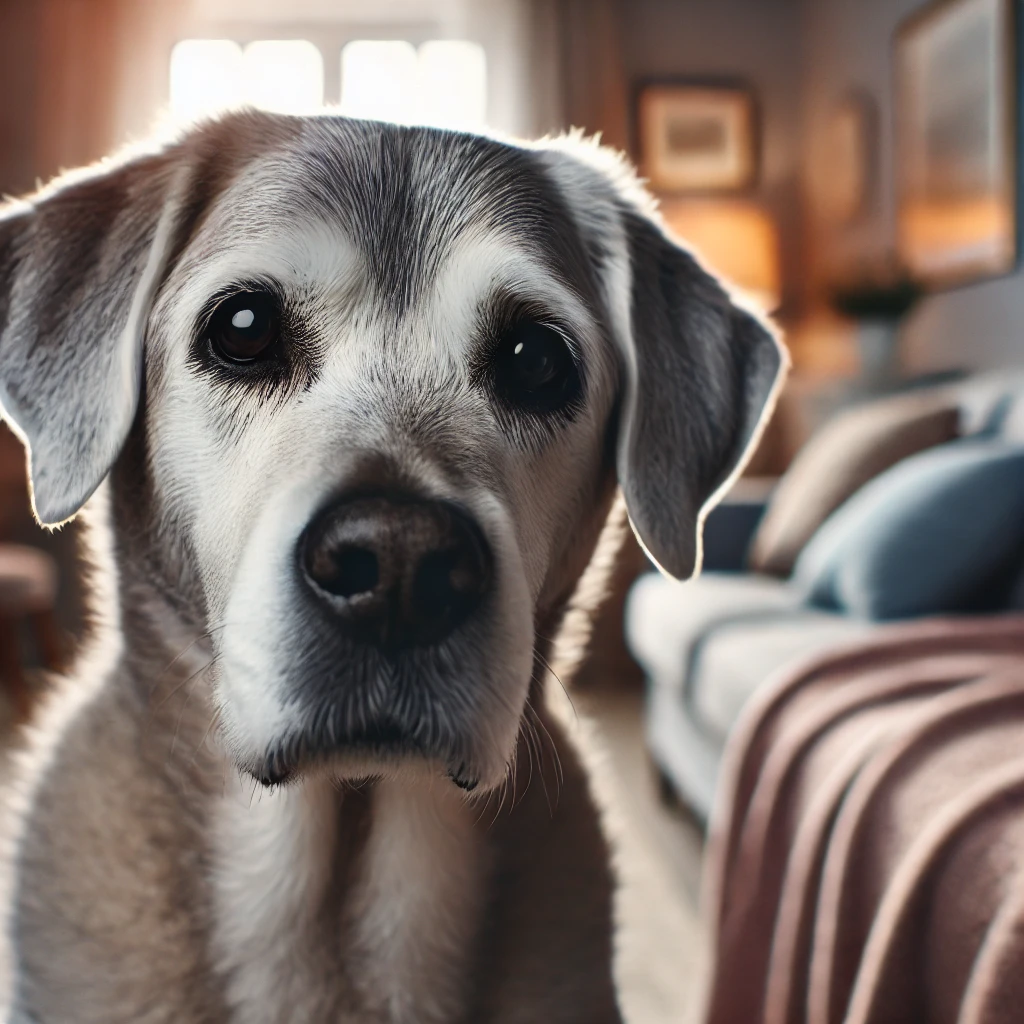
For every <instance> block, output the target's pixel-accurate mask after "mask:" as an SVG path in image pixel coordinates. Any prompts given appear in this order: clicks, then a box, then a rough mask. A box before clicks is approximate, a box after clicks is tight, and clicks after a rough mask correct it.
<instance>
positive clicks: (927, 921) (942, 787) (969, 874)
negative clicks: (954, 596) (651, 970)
mask: <svg viewBox="0 0 1024 1024" xmlns="http://www.w3.org/2000/svg"><path fill="white" fill-rule="evenodd" d="M704 895H705V899H706V909H707V911H708V916H709V920H710V922H711V927H712V937H713V946H714V955H715V968H714V975H713V978H712V982H711V987H710V994H709V1003H708V1007H707V1012H706V1015H705V1020H706V1021H707V1022H708V1024H754V1022H765V1024H783V1022H786V1024H797V1022H807V1024H840V1022H844V1024H854V1022H856V1024H868V1022H871V1024H882V1022H885V1024H890V1022H892V1024H896V1022H917V1021H921V1022H950V1024H953V1022H959V1024H1010V1022H1020V1021H1024V617H1020V616H1013V617H1009V616H1008V617H1000V618H987V619H974V620H941V621H940V620H929V621H922V622H917V623H914V624H909V625H906V624H901V625H897V626H887V627H881V628H879V629H878V631H877V632H873V633H872V636H871V639H870V641H864V642H860V643H858V644H856V645H855V646H849V647H845V648H843V649H842V650H833V651H831V652H830V653H829V654H828V655H827V656H819V657H817V658H815V659H814V660H813V661H811V662H807V663H804V664H803V665H801V666H799V667H798V668H796V669H791V670H788V671H786V672H785V674H784V675H781V676H779V677H777V678H776V679H775V680H774V681H773V683H772V684H770V685H768V686H766V687H765V688H764V689H763V690H762V692H760V693H759V694H758V695H757V696H756V697H755V699H754V700H753V702H752V704H751V706H750V707H748V708H747V709H746V712H745V714H744V717H743V718H742V719H741V722H740V723H739V724H738V726H737V729H736V730H735V732H734V734H733V736H732V738H731V740H730V746H729V749H728V752H727V759H726V764H725V766H724V768H723V777H722V784H721V787H720V789H719V797H718V800H717V801H716V808H715V818H714V819H713V821H712V831H711V837H710V841H709V849H708V858H707V877H706V884H705V891H704Z"/></svg>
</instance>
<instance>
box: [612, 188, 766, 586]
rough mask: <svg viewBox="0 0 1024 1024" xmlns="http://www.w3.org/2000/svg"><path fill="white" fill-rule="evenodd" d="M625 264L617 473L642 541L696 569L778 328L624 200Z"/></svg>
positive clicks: (761, 402) (679, 574) (742, 445)
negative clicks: (707, 521) (627, 286)
mask: <svg viewBox="0 0 1024 1024" xmlns="http://www.w3.org/2000/svg"><path fill="white" fill-rule="evenodd" d="M620 211H621V213H620V215H621V217H622V219H623V223H624V227H625V237H626V241H627V245H628V249H629V263H630V272H631V294H630V310H631V312H630V333H631V335H632V336H631V338H630V339H628V340H627V347H628V351H627V352H626V353H624V355H625V360H624V361H625V363H626V366H625V374H626V380H625V388H624V395H623V403H622V412H621V421H620V431H619V447H618V459H617V461H618V474H619V483H620V485H621V487H622V490H623V493H624V494H625V498H626V507H627V509H628V511H629V518H630V522H631V523H632V526H633V530H634V532H635V533H636V535H637V538H638V539H639V541H640V543H641V544H642V546H643V547H644V549H645V550H646V551H647V553H648V554H649V555H650V556H651V557H652V558H653V559H654V561H655V562H657V564H658V565H659V566H661V568H662V569H663V570H665V571H666V572H668V573H670V574H671V575H672V576H674V577H676V578H677V579H684V578H687V577H689V576H691V575H693V574H694V573H696V572H698V571H699V570H700V565H701V557H702V528H703V521H704V518H705V516H706V515H707V513H708V511H709V510H710V509H711V508H712V507H713V506H714V504H715V502H716V500H717V498H718V497H719V496H720V495H721V494H722V493H723V492H724V491H725V490H726V489H727V487H728V485H729V484H730V483H731V481H732V480H733V479H734V478H735V477H736V476H737V475H738V474H739V473H740V471H741V470H742V468H743V466H744V464H745V463H746V461H747V459H748V457H749V455H750V452H751V450H752V449H753V447H754V446H755V445H756V442H757V440H758V438H759V437H760V434H761V431H762V429H763V425H764V423H765V421H766V419H767V417H768V415H769V414H770V412H771V409H772V407H773V405H774V401H775V396H776V393H777V391H778V389H779V387H780V385H781V382H782V379H783V377H784V373H785V368H786V356H785V352H784V350H783V348H782V346H781V345H780V343H779V341H778V340H777V339H776V337H775V335H774V334H773V333H772V332H771V331H770V330H769V329H768V328H767V327H766V326H765V325H764V324H763V323H762V322H761V321H760V320H758V319H757V318H756V317H754V316H753V315H751V314H750V313H748V312H746V311H744V310H742V309H739V308H738V307H737V306H735V305H734V304H733V303H732V301H731V300H730V298H729V296H728V295H727V294H726V293H725V291H724V290H723V288H722V287H721V285H720V284H719V283H718V282H717V281H716V280H715V279H714V278H713V277H712V276H711V275H710V274H708V273H707V272H706V271H705V270H703V269H702V268H701V267H700V265H699V264H698V263H697V261H696V260H695V259H694V258H693V256H692V255H690V253H688V252H687V251H686V250H685V249H683V248H681V247H680V246H678V245H677V244H676V243H674V242H673V241H672V240H671V239H669V238H668V237H667V236H666V235H665V234H664V232H663V231H662V230H661V228H660V227H659V226H658V225H657V224H656V223H654V221H653V220H651V219H650V218H649V217H647V216H646V215H644V214H643V213H641V212H640V211H639V209H638V208H636V207H634V206H633V205H632V204H630V203H627V204H624V205H623V206H622V207H620Z"/></svg>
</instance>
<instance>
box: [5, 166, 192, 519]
mask: <svg viewBox="0 0 1024 1024" xmlns="http://www.w3.org/2000/svg"><path fill="white" fill-rule="evenodd" d="M180 165H181V161H180V159H179V158H178V155H177V153H176V152H175V151H173V150H169V151H167V152H164V153H160V154H153V155H147V156H144V157H138V158H136V159H134V160H130V161H127V162H122V163H119V164H105V165H99V166H98V167H96V168H93V169H89V170H88V171H85V172H76V173H74V174H72V175H69V176H66V177H65V178H63V179H58V180H57V181H56V182H55V183H54V184H52V185H50V186H48V187H47V188H45V189H43V190H42V191H40V193H39V194H37V195H36V196H34V197H31V198H30V199H29V200H28V201H19V202H13V203H10V204H8V205H7V206H6V207H5V208H3V207H0V404H2V407H3V415H4V419H6V421H7V422H8V423H9V424H10V426H11V427H12V428H13V429H14V431H15V432H16V433H17V434H18V435H19V436H20V437H22V439H23V441H24V442H25V444H26V446H27V449H28V453H29V477H30V485H31V492H32V502H33V510H34V512H35V514H36V516H37V518H38V519H39V521H40V522H42V523H43V524H45V525H56V524H58V523H60V522H62V521H65V520H66V519H68V518H70V517H71V516H73V515H74V514H75V513H76V512H77V511H78V510H79V509H80V508H81V506H82V505H83V504H84V503H85V501H86V499H88V497H89V496H90V495H91V494H92V492H93V490H95V489H96V487H97V486H98V485H99V483H100V481H101V480H102V479H103V477H104V476H105V475H106V473H108V471H109V470H110V468H111V466H112V465H113V464H114V461H115V460H116V459H117V456H118V454H119V452H120V451H121V447H122V445H123V444H124V441H125V438H126V436H127V434H128V431H129V429H130V427H131V423H132V420H133V419H134V416H135V410H136V408H137V404H138V395H139V387H140V377H141V368H142V338H143V333H144V330H145V322H146V315H147V312H148V308H150V303H151V301H152V299H153V296H154V293H155V291H156V289H157V287H158V285H159V283H160V281H161V278H162V274H163V271H164V267H165V264H166V261H167V259H168V257H169V254H170V251H171V248H172V246H173V239H174V234H175V227H176V223H177V220H178V207H179V205H180V204H178V203H177V202H176V196H175V193H176V190H177V187H176V186H177V181H178V178H179V177H180Z"/></svg>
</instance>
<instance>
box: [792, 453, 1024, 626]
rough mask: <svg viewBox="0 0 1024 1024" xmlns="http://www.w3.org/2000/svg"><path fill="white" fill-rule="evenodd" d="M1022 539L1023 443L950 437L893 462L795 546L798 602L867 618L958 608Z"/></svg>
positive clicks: (999, 569) (1000, 571)
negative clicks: (803, 600) (804, 543)
mask: <svg viewBox="0 0 1024 1024" xmlns="http://www.w3.org/2000/svg"><path fill="white" fill-rule="evenodd" d="M1022 545H1024V447H1021V446H1019V445H1010V444H1006V443H1005V442H999V441H973V440H972V441H955V442H952V443H950V444H945V445H940V446H939V447H937V448H932V449H930V450H929V451H926V452H922V453H921V454H919V455H914V456H911V457H910V458H908V459H904V460H903V461H902V462H899V463H897V464H896V465H895V466H893V467H892V468H891V469H889V470H887V471H886V472H885V473H882V474H881V475H880V476H878V477H876V478H875V479H874V480H872V481H871V482H870V483H868V484H866V485H865V486H864V487H863V488H862V489H861V490H860V491H858V492H857V493H856V494H855V495H853V497H852V498H850V499H849V500H848V501H847V502H846V503H845V504H844V505H842V506H841V507H840V508H839V509H837V510H836V511H835V512H834V513H833V514H832V515H831V516H830V517H829V518H828V519H827V520H825V522H824V523H823V524H822V525H821V527H820V528H819V529H818V532H817V533H816V534H815V535H814V536H813V537H812V538H811V540H810V542H809V543H808V544H807V546H806V547H805V548H804V550H803V551H802V552H801V554H800V557H799V559H798V560H797V563H796V566H795V568H794V570H793V580H794V582H795V584H796V585H797V586H798V587H799V588H801V590H802V591H803V593H804V595H805V597H806V599H807V600H808V601H809V602H810V603H812V604H816V605H819V606H822V607H826V608H838V609H842V610H845V611H847V612H850V613H852V614H854V615H858V616H861V617H864V618H869V619H898V618H907V617H911V616H915V615H929V614H936V613H940V612H952V611H960V610H963V609H965V608H967V607H968V606H969V605H970V604H971V602H972V601H974V600H976V599H977V597H978V595H979V592H980V591H981V590H983V588H984V587H985V586H986V584H988V583H990V582H991V581H994V580H997V579H998V578H1000V576H1002V575H1004V574H1005V572H1006V570H1007V568H1008V567H1009V566H1010V564H1011V560H1013V559H1016V558H1019V555H1020V552H1021V549H1022Z"/></svg>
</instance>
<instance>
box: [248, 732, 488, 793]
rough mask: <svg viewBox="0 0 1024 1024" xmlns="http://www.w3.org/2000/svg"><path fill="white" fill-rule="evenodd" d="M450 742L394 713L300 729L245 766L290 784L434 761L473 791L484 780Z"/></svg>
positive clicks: (265, 779)
mask: <svg viewBox="0 0 1024 1024" xmlns="http://www.w3.org/2000/svg"><path fill="white" fill-rule="evenodd" d="M454 747H455V745H454V744H452V743H442V742H432V743H431V742H425V741H424V738H423V737H422V736H420V735H417V731H416V730H414V729H411V728H409V727H408V726H406V725H404V724H403V723H401V722H399V721H397V720H395V719H394V718H382V719H380V720H379V721H375V722H371V723H367V724H364V725H361V726H359V727H357V728H353V729H351V730H348V731H346V732H345V734H343V735H337V734H335V735H333V736H331V737H323V736H318V735H317V734H316V732H315V730H311V731H310V732H309V733H307V734H304V735H303V734H300V735H297V736H295V737H293V738H292V739H290V740H289V741H287V742H284V743H281V744H279V745H277V746H275V747H273V748H272V749H270V750H269V751H268V752H267V754H266V755H265V756H264V758H263V760H262V761H261V762H260V763H259V764H258V765H255V766H247V768H246V770H247V771H248V772H249V774H251V775H252V777H253V778H254V779H256V780H257V781H258V782H259V783H260V784H261V785H263V786H265V787H268V788H271V787H275V786H282V785H287V784H288V783H289V782H293V781H295V780H297V779H298V778H300V777H301V776H303V775H305V774H308V773H310V772H313V771H317V770H325V771H327V772H328V773H335V774H338V775H339V776H341V777H343V778H345V780H346V781H349V782H355V781H363V780H365V779H370V778H375V777H381V776H383V775H385V774H387V773H388V772H389V771H391V770H394V769H396V768H401V767H407V766H409V765H411V764H415V765H417V766H420V767H422V766H429V765H435V766H437V769H438V770H439V772H440V773H443V774H444V775H445V776H446V777H447V778H448V780H449V781H451V782H452V783H453V784H454V785H455V786H457V787H458V788H459V789H461V790H463V791H464V792H467V793H471V792H473V790H475V789H476V788H477V786H478V785H479V783H480V777H479V774H478V773H477V771H476V770H475V769H474V767H473V764H472V761H471V759H470V758H469V756H468V755H466V754H465V753H464V752H462V753H459V752H457V751H456V750H455V749H454Z"/></svg>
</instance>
